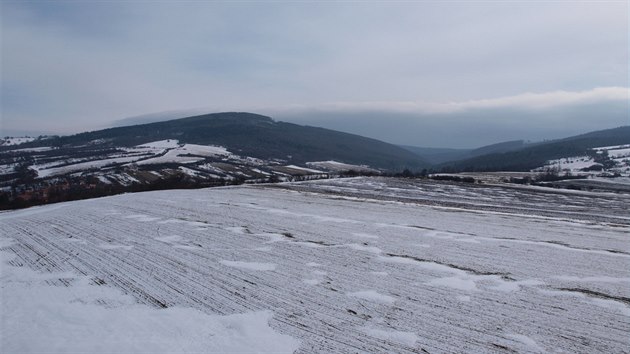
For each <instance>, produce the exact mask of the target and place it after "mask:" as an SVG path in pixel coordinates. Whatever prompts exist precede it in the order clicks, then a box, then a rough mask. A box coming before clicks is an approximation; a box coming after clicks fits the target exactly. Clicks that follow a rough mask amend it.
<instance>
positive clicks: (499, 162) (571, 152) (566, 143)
mask: <svg viewBox="0 0 630 354" xmlns="http://www.w3.org/2000/svg"><path fill="white" fill-rule="evenodd" d="M628 143H630V126H622V127H618V128H613V129H605V130H599V131H595V132H590V133H586V134H581V135H576V136H572V137H568V138H564V139H558V140H552V141H548V142H542V143H536V144H531V145H529V144H526V145H523V147H522V148H520V149H516V150H512V151H504V152H494V153H490V154H484V155H480V156H476V157H472V158H466V159H461V160H457V161H451V162H444V163H442V164H439V165H437V166H434V168H437V169H443V170H451V171H529V170H532V169H535V168H537V167H541V166H544V165H545V164H546V162H547V161H549V160H554V159H559V158H563V157H570V156H583V155H589V154H594V151H592V150H590V149H592V148H595V147H602V146H611V145H622V144H628Z"/></svg>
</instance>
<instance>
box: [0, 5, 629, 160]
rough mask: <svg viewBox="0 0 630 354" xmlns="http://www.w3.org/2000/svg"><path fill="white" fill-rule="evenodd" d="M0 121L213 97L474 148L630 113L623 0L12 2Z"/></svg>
mask: <svg viewBox="0 0 630 354" xmlns="http://www.w3.org/2000/svg"><path fill="white" fill-rule="evenodd" d="M0 3H1V9H0V10H1V11H0V13H1V53H0V54H1V70H0V74H1V85H2V86H1V90H0V95H1V106H2V107H1V121H0V135H1V136H5V135H15V134H19V133H26V132H30V133H31V134H41V133H49V134H51V133H55V134H70V133H77V132H81V131H86V130H96V129H102V128H107V127H111V126H115V125H121V124H125V123H133V122H144V121H150V120H156V119H167V118H178V117H184V116H187V115H194V114H201V113H212V112H222V111H248V112H254V113H260V114H264V115H269V116H271V117H272V118H274V119H276V120H281V121H287V122H292V123H297V124H306V125H312V126H321V127H326V128H331V129H337V130H342V131H346V132H351V133H355V134H360V135H365V136H369V137H373V138H377V139H381V140H384V141H387V142H390V143H395V144H406V145H416V146H432V147H456V148H468V147H478V146H482V145H485V144H491V143H495V142H500V141H506V140H514V139H525V140H532V141H538V140H543V139H553V138H560V137H565V136H570V135H575V134H579V133H585V132H588V131H592V130H598V129H605V128H613V127H617V126H621V125H629V124H630V116H629V93H630V91H629V86H630V85H629V80H630V79H629V69H628V66H629V62H630V61H629V54H628V53H629V38H628V33H629V25H628V10H629V9H628V2H627V1H347V2H343V1H342V2H309V1H300V2H298V1H238V2H228V1H226V2H222V1H215V2H210V1H207V2H206V1H183V2H169V1H159V2H150V1H131V2H123V1H96V2H85V1H7V0H3V1H1V2H0Z"/></svg>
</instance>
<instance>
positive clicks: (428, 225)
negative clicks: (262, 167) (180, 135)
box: [0, 178, 630, 353]
mask: <svg viewBox="0 0 630 354" xmlns="http://www.w3.org/2000/svg"><path fill="white" fill-rule="evenodd" d="M340 183H341V184H343V183H345V184H346V185H345V186H344V185H340ZM388 183H393V184H394V185H395V186H393V187H392V186H389V185H388ZM403 184H404V183H403V182H401V181H400V180H387V179H382V178H381V179H370V178H359V179H351V180H345V181H342V182H339V181H318V182H312V183H303V184H300V185H299V186H300V188H298V189H299V190H296V188H294V187H293V186H295V185H285V186H284V187H283V186H262V185H261V186H241V187H230V188H213V189H204V190H175V191H163V192H149V193H138V194H126V195H120V196H114V197H107V198H101V199H95V200H86V201H79V202H69V203H62V204H55V205H49V206H43V207H36V208H30V209H25V210H19V211H12V212H7V213H0V235H1V236H0V238H1V240H2V243H1V244H0V246H1V247H0V250H1V251H2V252H1V253H0V254H1V255H2V260H3V264H2V293H1V294H0V295H1V300H2V326H1V328H0V329H1V331H0V332H1V333H2V334H1V337H0V339H1V342H0V344H1V346H2V347H0V348H1V349H3V350H4V351H6V352H17V351H20V352H36V351H38V350H41V348H47V350H49V351H50V350H53V351H65V352H70V351H75V352H76V351H77V350H80V351H83V350H88V349H92V351H96V352H99V351H101V352H107V351H111V350H112V349H115V350H116V351H118V352H120V351H133V352H139V351H143V350H145V351H151V349H155V348H154V347H155V346H151V345H148V344H146V343H150V342H151V338H159V340H160V341H164V342H165V343H166V342H168V343H169V344H168V345H165V346H163V347H161V348H165V349H164V350H165V351H170V352H172V351H181V352H185V351H189V352H191V351H192V352H199V351H200V352H221V351H241V352H242V351H248V350H259V351H262V352H265V351H266V352H291V351H293V350H295V349H296V348H297V351H298V352H303V353H311V352H322V353H332V352H339V353H348V352H369V353H383V352H387V353H394V352H396V353H406V352H409V353H425V352H428V353H457V352H509V351H516V352H534V353H535V352H588V353H613V352H614V353H620V352H628V348H630V339H629V337H628V333H630V242H628V237H629V236H628V231H629V229H628V224H627V223H626V222H625V220H626V219H625V218H624V217H623V215H622V214H621V213H619V214H618V215H617V214H615V212H611V211H610V210H616V209H615V203H617V204H618V205H617V208H623V207H626V206H627V205H628V202H629V201H630V197H628V196H624V195H617V196H616V199H614V200H612V201H611V198H610V196H607V195H598V194H595V193H593V194H584V193H583V194H582V195H580V196H575V199H576V200H578V199H580V198H589V200H590V201H591V202H590V204H591V208H592V209H591V211H590V212H589V211H585V210H582V209H579V208H577V207H574V208H571V205H570V204H571V203H570V202H568V201H569V200H571V195H569V196H568V197H566V196H565V195H563V196H562V198H555V199H554V198H545V196H544V195H543V194H540V195H538V194H536V193H537V192H536V190H535V189H532V190H531V191H527V193H530V194H531V195H532V199H530V200H529V201H524V200H521V199H519V198H520V197H518V196H519V193H522V192H521V191H519V190H515V189H500V188H497V189H495V190H494V193H495V194H496V199H495V200H492V195H493V190H492V188H493V187H486V189H477V188H478V187H476V186H475V187H474V188H473V187H466V185H464V184H444V183H440V184H436V186H438V187H439V188H440V190H446V191H447V192H448V193H450V194H448V195H449V197H448V198H451V199H454V200H455V199H458V198H459V200H460V201H461V200H463V201H468V202H463V203H460V204H461V205H462V207H457V205H459V204H457V205H456V204H453V205H451V204H449V205H447V206H446V207H445V206H440V205H437V206H431V205H427V203H425V202H422V203H420V202H418V203H415V202H413V201H409V200H407V199H405V200H403V201H400V200H398V199H392V198H381V197H379V198H377V197H378V196H383V195H387V194H388V193H390V194H391V193H393V192H392V191H394V190H395V191H396V193H397V194H400V195H402V196H404V195H414V193H415V194H416V195H418V196H422V195H425V196H426V195H430V193H429V192H428V191H426V192H421V191H418V190H417V189H413V190H412V187H407V188H408V190H407V191H405V187H404V186H403ZM357 185H359V186H367V187H364V188H363V189H362V190H361V193H357V192H356V190H353V192H352V193H349V192H348V191H349V188H354V189H360V188H357V187H356V186H357ZM445 186H446V187H445ZM449 186H451V187H449ZM342 187H343V188H342ZM447 187H448V188H447ZM344 188H345V190H344ZM342 190H343V191H342ZM370 191H371V192H370ZM511 191H512V192H511ZM423 193H424V194H423ZM510 193H511V194H510ZM541 193H542V192H541ZM349 194H352V195H349ZM446 194H447V193H446V192H445V195H446ZM370 195H372V196H373V198H371V197H370ZM458 195H459V197H458ZM475 195H476V197H475ZM565 197H566V200H565ZM448 198H447V199H448ZM483 198H486V200H484V199H483ZM420 199H421V198H420ZM438 199H439V198H438ZM580 200H581V199H580ZM473 201H475V203H473ZM500 201H502V202H500ZM519 203H521V204H519ZM475 205H481V206H483V205H486V206H487V205H494V206H495V207H497V206H498V208H499V209H501V208H500V206H501V205H506V208H505V210H494V209H492V210H490V208H488V207H481V206H480V207H476V206H475ZM508 206H510V207H509V208H508ZM521 206H523V208H521ZM600 206H601V207H600ZM563 208H564V209H567V210H569V211H567V212H563V213H561V214H560V216H558V215H555V214H554V213H553V211H554V209H555V210H556V211H557V210H564V209H563ZM608 208H610V210H609V209H608ZM574 209H575V210H576V211H575V212H571V210H574ZM578 209H579V210H578ZM523 210H526V211H527V212H522V213H521V212H520V211H523ZM532 210H534V211H535V210H548V211H549V212H550V213H551V215H548V213H542V212H541V213H536V212H532ZM584 215H589V217H588V218H584V217H582V216H584ZM51 304H52V305H51ZM38 309H40V310H41V311H38ZM56 309H57V310H56ZM57 312H58V313H57ZM93 313H96V314H97V318H103V319H105V320H103V321H97V320H92V319H91V318H92V317H93V316H92V315H90V314H93ZM99 316H100V317H99ZM235 316H236V317H235ZM238 316H241V317H238ZM187 319H189V320H187ZM82 321H84V322H85V323H83V322H82ZM104 322H107V323H114V324H116V323H118V324H119V325H120V326H122V327H123V328H124V330H120V329H117V328H118V327H119V326H115V325H105V324H104ZM34 323H38V325H37V326H33V324H34ZM130 323H131V324H130ZM267 323H268V324H267ZM76 328H87V330H85V331H87V334H84V337H82V338H83V339H80V340H77V336H76ZM147 328H149V329H150V331H149V330H147ZM73 331H74V332H73ZM80 333H83V332H80ZM73 338H74V340H75V342H77V341H78V342H80V343H78V344H76V343H75V345H74V346H73V344H72V343H73V342H72V340H73ZM85 338H87V339H85ZM99 338H101V340H100V341H99ZM169 338H170V339H172V340H171V341H169ZM263 339H265V340H263ZM68 341H69V342H68ZM143 341H144V342H143ZM68 343H69V344H68ZM143 343H144V344H143ZM186 343H188V344H187V345H188V346H187V345H186ZM226 343H227V344H226ZM234 343H238V344H239V345H235V344H234ZM228 344H232V346H231V347H230V346H229V345H228ZM90 345H91V346H92V347H90ZM77 348H78V349H77ZM142 348H144V349H142Z"/></svg>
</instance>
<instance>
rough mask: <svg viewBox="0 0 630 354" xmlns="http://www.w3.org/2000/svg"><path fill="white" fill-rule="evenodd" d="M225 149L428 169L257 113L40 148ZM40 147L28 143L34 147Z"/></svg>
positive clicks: (414, 159) (392, 149)
mask: <svg viewBox="0 0 630 354" xmlns="http://www.w3.org/2000/svg"><path fill="white" fill-rule="evenodd" d="M163 139H177V140H179V141H180V142H181V143H190V144H200V145H220V146H223V147H225V148H227V149H228V150H229V151H231V152H233V153H236V154H240V155H243V156H251V157H255V158H260V159H266V160H268V159H281V160H286V161H288V162H289V163H304V162H308V161H324V160H336V161H343V162H344V163H350V164H360V165H369V166H371V167H375V168H383V169H391V170H401V169H403V168H411V169H418V168H422V167H426V166H427V164H426V163H425V162H424V161H423V160H422V159H421V158H420V157H418V156H417V155H415V154H413V153H411V152H409V151H407V150H405V149H402V148H400V147H398V146H395V145H392V144H388V143H385V142H382V141H379V140H375V139H370V138H366V137H362V136H359V135H354V134H348V133H342V132H338V131H334V130H330V129H324V128H317V127H310V126H302V125H298V124H292V123H285V122H278V121H274V120H273V119H271V118H269V117H266V116H262V115H258V114H252V113H237V112H228V113H214V114H205V115H200V116H194V117H188V118H181V119H174V120H169V121H163V122H157V123H150V124H141V125H134V126H126V127H116V128H110V129H104V130H99V131H92V132H86V133H81V134H76V135H72V136H65V137H59V138H55V139H54V140H53V141H50V140H48V141H46V142H40V143H39V144H46V145H50V144H51V143H52V144H53V145H54V146H79V145H85V144H102V145H104V146H112V147H120V146H122V147H125V146H129V147H130V146H137V145H140V144H144V143H148V142H152V141H157V140H163ZM36 144H38V143H37V142H33V143H29V144H25V145H24V147H30V146H35V145H36Z"/></svg>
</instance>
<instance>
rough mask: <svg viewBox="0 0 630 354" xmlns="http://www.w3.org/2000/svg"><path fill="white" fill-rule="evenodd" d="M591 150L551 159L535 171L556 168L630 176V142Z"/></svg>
mask: <svg viewBox="0 0 630 354" xmlns="http://www.w3.org/2000/svg"><path fill="white" fill-rule="evenodd" d="M591 151H592V152H593V154H591V155H585V156H573V157H565V158H561V159H555V160H549V161H547V164H546V165H545V166H543V167H540V168H538V169H536V170H535V171H543V170H549V169H556V170H558V171H559V172H561V173H569V174H571V175H585V176H599V175H603V176H608V175H617V176H623V177H630V144H625V145H615V146H602V147H596V148H593V149H591Z"/></svg>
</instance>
